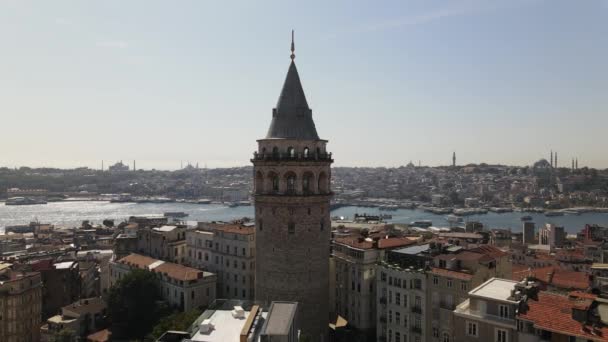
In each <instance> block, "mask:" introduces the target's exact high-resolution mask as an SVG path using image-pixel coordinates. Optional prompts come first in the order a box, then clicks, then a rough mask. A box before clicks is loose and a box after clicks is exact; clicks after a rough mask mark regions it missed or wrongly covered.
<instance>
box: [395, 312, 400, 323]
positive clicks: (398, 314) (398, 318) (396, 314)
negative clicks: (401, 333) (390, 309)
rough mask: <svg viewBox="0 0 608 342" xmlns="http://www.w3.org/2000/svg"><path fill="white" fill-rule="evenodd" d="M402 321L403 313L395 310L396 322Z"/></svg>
mask: <svg viewBox="0 0 608 342" xmlns="http://www.w3.org/2000/svg"><path fill="white" fill-rule="evenodd" d="M400 323H401V313H400V312H395V324H400Z"/></svg>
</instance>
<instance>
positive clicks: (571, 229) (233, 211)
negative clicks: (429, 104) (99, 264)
mask: <svg viewBox="0 0 608 342" xmlns="http://www.w3.org/2000/svg"><path fill="white" fill-rule="evenodd" d="M165 212H185V213H187V214H189V216H188V217H187V218H186V220H188V221H229V220H233V219H239V218H242V217H253V214H254V213H253V207H252V206H239V207H232V208H231V207H227V206H224V205H220V204H190V203H162V204H156V203H142V204H138V203H110V202H104V201H89V202H86V201H84V202H50V203H48V204H43V205H26V206H7V205H4V204H2V203H0V227H5V226H12V225H20V224H28V223H29V222H30V221H35V220H38V221H40V222H43V223H52V224H54V225H56V226H58V227H69V228H72V227H77V226H80V224H81V222H82V221H83V220H89V221H91V222H92V223H94V224H100V223H101V222H102V221H103V220H104V219H114V220H115V221H116V222H120V221H123V220H126V219H127V218H128V217H129V216H132V215H159V214H161V215H162V214H163V213H165ZM355 213H359V214H363V213H367V214H379V213H389V214H391V215H392V216H393V218H392V219H391V220H388V221H389V222H394V223H409V222H412V221H416V220H431V221H432V222H433V225H434V226H437V227H447V226H449V224H448V222H447V220H446V217H445V215H437V214H433V213H429V212H425V211H422V210H416V209H414V210H410V209H399V210H396V211H389V212H380V211H379V210H378V209H377V208H369V207H354V206H350V207H342V208H339V209H336V210H333V211H332V212H331V215H332V216H345V217H347V218H350V219H352V217H353V215H354V214H355ZM523 215H530V216H532V220H533V221H534V222H535V223H536V225H537V227H538V226H540V225H543V224H545V223H553V224H556V225H560V226H564V227H565V229H566V231H567V232H568V233H576V232H578V231H580V229H581V228H583V227H584V225H585V224H587V223H589V224H593V223H595V224H599V225H604V226H608V214H607V213H583V214H581V215H564V216H553V217H547V216H545V215H544V214H533V213H525V214H522V213H518V212H511V213H502V214H497V213H492V212H490V213H488V214H482V215H472V216H467V217H465V218H464V220H465V221H480V222H482V223H483V224H484V226H485V227H487V228H511V229H512V230H513V231H514V232H517V231H521V220H520V218H521V216H523ZM3 230H4V228H0V231H3Z"/></svg>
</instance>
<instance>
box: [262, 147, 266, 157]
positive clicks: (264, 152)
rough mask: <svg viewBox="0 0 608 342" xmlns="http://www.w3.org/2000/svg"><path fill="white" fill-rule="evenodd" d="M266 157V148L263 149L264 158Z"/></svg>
mask: <svg viewBox="0 0 608 342" xmlns="http://www.w3.org/2000/svg"><path fill="white" fill-rule="evenodd" d="M265 157H266V147H264V148H262V158H265Z"/></svg>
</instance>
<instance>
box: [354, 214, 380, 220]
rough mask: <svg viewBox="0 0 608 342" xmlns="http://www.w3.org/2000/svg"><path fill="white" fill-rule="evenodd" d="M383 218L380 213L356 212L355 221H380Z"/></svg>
mask: <svg viewBox="0 0 608 342" xmlns="http://www.w3.org/2000/svg"><path fill="white" fill-rule="evenodd" d="M380 221H382V218H381V217H380V216H378V215H368V214H355V222H380Z"/></svg>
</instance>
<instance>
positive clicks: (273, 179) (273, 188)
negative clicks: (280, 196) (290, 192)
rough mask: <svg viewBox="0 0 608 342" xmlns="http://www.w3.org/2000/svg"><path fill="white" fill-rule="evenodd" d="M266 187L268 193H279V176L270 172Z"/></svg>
mask: <svg viewBox="0 0 608 342" xmlns="http://www.w3.org/2000/svg"><path fill="white" fill-rule="evenodd" d="M266 187H267V190H266V191H268V192H277V191H279V175H277V174H276V173H274V172H269V173H268V178H267V185H266Z"/></svg>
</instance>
